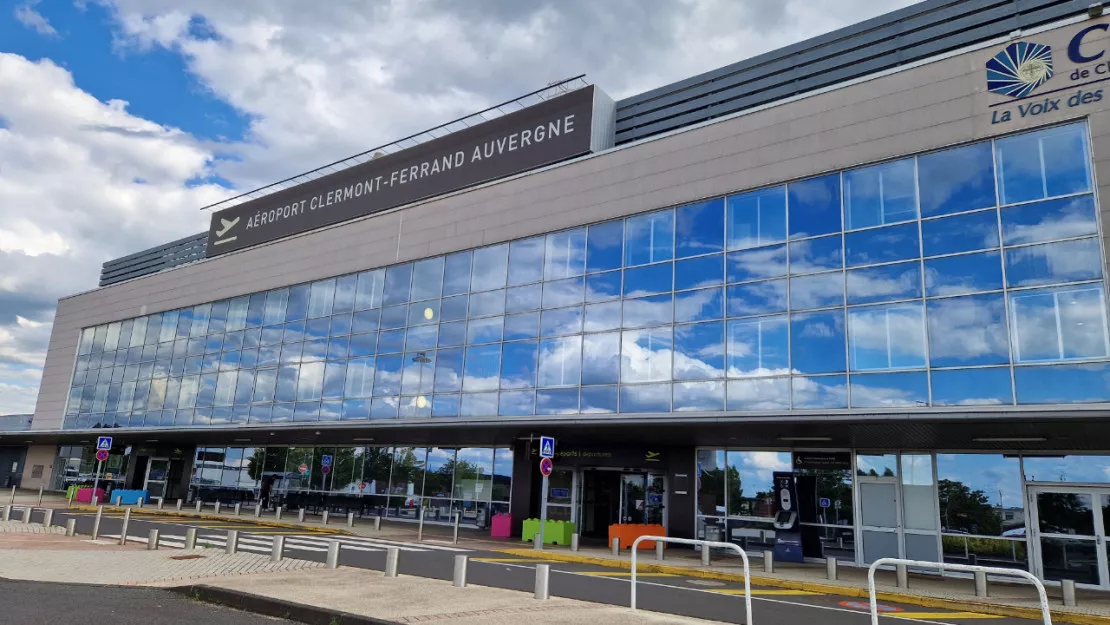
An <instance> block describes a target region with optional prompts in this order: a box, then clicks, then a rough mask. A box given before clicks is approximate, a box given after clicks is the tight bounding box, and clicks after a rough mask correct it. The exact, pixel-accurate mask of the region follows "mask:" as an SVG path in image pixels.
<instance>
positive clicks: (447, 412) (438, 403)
mask: <svg viewBox="0 0 1110 625" xmlns="http://www.w3.org/2000/svg"><path fill="white" fill-rule="evenodd" d="M459 399H460V398H459V396H458V395H436V396H435V397H434V398H433V399H432V416H433V417H457V416H459Z"/></svg>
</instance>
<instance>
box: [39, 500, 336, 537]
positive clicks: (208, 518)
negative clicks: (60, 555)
mask: <svg viewBox="0 0 1110 625" xmlns="http://www.w3.org/2000/svg"><path fill="white" fill-rule="evenodd" d="M126 509H127V506H104V510H105V511H108V512H123V511H124V510H126ZM61 510H62V511H63V512H64V511H65V510H67V509H66V508H61ZM68 510H80V511H83V512H96V508H95V507H93V506H73V507H72V508H68ZM131 514H145V515H149V516H179V517H187V518H190V519H202V520H206V521H223V522H225V523H226V522H228V521H234V520H236V519H241V520H243V521H245V522H247V523H250V524H252V525H261V526H262V527H278V528H282V529H293V530H302V531H303V530H311V531H312V532H314V533H317V534H335V535H341V536H351V535H352V534H351V533H350V532H348V531H346V530H340V529H332V528H329V527H306V526H304V525H296V524H294V523H282V522H280V521H266V520H264V519H256V518H254V517H253V516H252V517H225V516H217V515H215V514H203V513H202V514H197V513H195V512H192V513H190V512H185V511H182V512H177V511H176V510H156V509H148V508H134V507H132V508H131Z"/></svg>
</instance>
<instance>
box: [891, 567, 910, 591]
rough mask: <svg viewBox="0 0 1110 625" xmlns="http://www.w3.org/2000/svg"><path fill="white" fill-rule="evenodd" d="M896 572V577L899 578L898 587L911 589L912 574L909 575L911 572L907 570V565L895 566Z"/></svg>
mask: <svg viewBox="0 0 1110 625" xmlns="http://www.w3.org/2000/svg"><path fill="white" fill-rule="evenodd" d="M894 570H895V575H896V577H897V578H898V587H899V588H909V587H910V574H909V570H907V569H906V565H905V564H896V565H894Z"/></svg>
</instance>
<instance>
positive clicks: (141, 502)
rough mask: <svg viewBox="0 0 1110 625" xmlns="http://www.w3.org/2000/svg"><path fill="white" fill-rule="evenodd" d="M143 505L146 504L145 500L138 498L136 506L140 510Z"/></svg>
mask: <svg viewBox="0 0 1110 625" xmlns="http://www.w3.org/2000/svg"><path fill="white" fill-rule="evenodd" d="M145 503H146V499H143V498H142V497H139V501H138V506H139V507H140V508H142V507H143V504H145Z"/></svg>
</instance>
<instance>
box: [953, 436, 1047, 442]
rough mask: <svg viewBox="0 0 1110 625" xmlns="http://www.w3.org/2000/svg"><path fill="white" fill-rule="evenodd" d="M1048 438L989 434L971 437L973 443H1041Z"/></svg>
mask: <svg viewBox="0 0 1110 625" xmlns="http://www.w3.org/2000/svg"><path fill="white" fill-rule="evenodd" d="M1046 440H1048V439H1047V438H1045V437H1043V436H989V437H985V438H973V439H971V442H973V443H1043V442H1044V441H1046Z"/></svg>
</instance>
